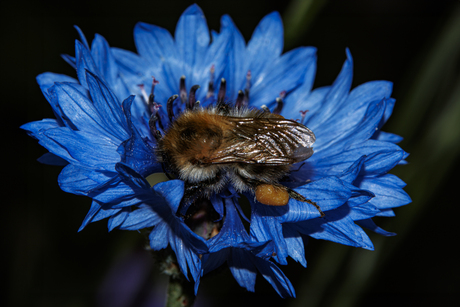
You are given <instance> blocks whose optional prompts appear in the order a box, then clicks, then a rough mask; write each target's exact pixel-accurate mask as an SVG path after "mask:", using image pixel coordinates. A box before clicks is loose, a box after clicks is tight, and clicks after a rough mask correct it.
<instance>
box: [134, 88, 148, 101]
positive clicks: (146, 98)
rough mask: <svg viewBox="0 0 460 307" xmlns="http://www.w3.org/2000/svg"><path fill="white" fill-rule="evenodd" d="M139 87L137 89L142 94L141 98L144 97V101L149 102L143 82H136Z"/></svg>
mask: <svg viewBox="0 0 460 307" xmlns="http://www.w3.org/2000/svg"><path fill="white" fill-rule="evenodd" d="M137 86H138V87H139V89H140V90H141V94H142V98H143V99H144V102H145V103H146V104H148V103H149V96H148V95H147V92H146V91H145V86H144V84H138V85H137Z"/></svg>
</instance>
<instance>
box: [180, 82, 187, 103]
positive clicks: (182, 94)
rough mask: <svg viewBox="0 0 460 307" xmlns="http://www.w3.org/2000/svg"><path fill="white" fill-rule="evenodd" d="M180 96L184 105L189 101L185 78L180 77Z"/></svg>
mask: <svg viewBox="0 0 460 307" xmlns="http://www.w3.org/2000/svg"><path fill="white" fill-rule="evenodd" d="M179 95H180V101H181V102H182V103H185V102H186V101H187V89H186V88H185V76H182V77H180V82H179Z"/></svg>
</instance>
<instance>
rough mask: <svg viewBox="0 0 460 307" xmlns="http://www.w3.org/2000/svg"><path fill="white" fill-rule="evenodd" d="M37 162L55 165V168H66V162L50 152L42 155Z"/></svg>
mask: <svg viewBox="0 0 460 307" xmlns="http://www.w3.org/2000/svg"><path fill="white" fill-rule="evenodd" d="M37 161H38V162H40V163H43V164H48V165H57V166H66V165H67V164H68V162H67V161H66V160H64V159H62V158H60V157H58V156H56V155H55V154H53V153H51V152H47V153H45V154H43V155H42V156H41V157H40V158H38V159H37Z"/></svg>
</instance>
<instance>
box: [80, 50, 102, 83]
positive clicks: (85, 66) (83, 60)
mask: <svg viewBox="0 0 460 307" xmlns="http://www.w3.org/2000/svg"><path fill="white" fill-rule="evenodd" d="M75 58H76V61H77V76H78V80H79V81H80V84H81V85H83V86H84V87H86V88H87V87H88V84H87V83H86V71H90V72H92V73H93V74H96V75H98V76H101V73H100V72H99V69H98V67H97V66H96V64H95V63H94V60H93V57H92V56H91V52H90V51H89V49H88V48H86V47H85V46H83V45H82V44H81V43H80V42H79V41H76V42H75Z"/></svg>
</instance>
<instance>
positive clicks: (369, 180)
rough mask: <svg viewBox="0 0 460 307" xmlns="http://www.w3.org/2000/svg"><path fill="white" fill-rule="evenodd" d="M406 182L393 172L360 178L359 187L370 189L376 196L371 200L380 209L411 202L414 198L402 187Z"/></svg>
mask: <svg viewBox="0 0 460 307" xmlns="http://www.w3.org/2000/svg"><path fill="white" fill-rule="evenodd" d="M404 186H405V183H404V182H403V181H402V180H401V179H399V178H398V177H396V176H395V175H392V174H384V175H381V176H378V177H365V178H363V179H361V180H360V183H359V187H360V188H362V189H366V190H370V191H372V192H373V193H374V194H375V197H374V198H373V199H372V200H371V201H370V202H371V203H372V204H373V205H375V206H376V207H377V208H379V209H389V208H395V207H399V206H403V205H407V204H409V203H410V202H411V201H412V200H411V198H410V197H409V195H408V194H407V193H406V192H404V190H403V189H402V188H403V187H404Z"/></svg>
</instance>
